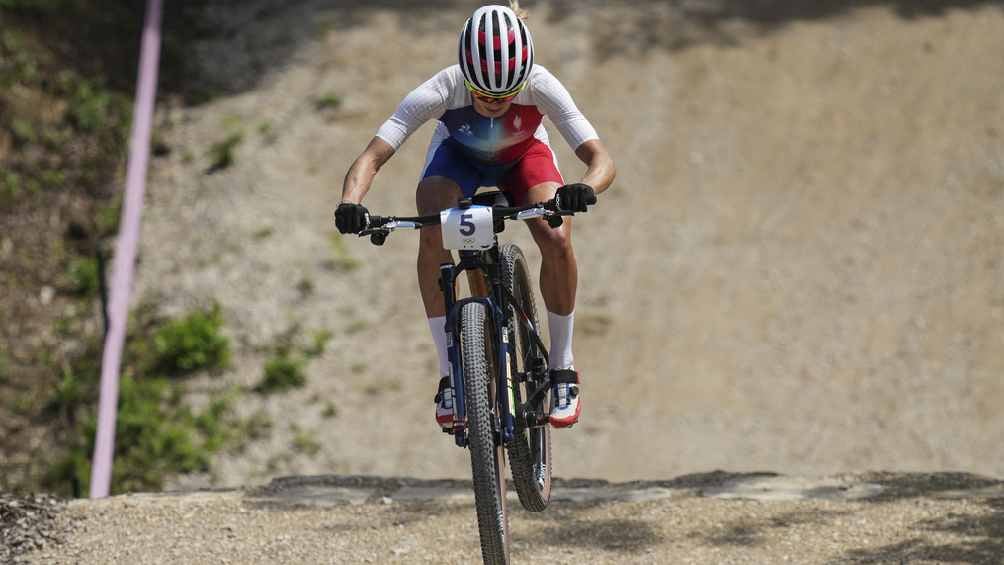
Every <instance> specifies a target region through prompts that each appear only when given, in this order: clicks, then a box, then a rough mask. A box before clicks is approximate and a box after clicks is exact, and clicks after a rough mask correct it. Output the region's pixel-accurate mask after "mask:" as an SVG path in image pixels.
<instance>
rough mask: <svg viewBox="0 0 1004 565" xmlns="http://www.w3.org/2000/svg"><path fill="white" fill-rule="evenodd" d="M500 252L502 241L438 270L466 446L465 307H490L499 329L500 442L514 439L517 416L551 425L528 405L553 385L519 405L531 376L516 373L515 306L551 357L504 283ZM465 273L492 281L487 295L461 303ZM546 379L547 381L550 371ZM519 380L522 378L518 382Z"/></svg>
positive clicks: (459, 433) (459, 427)
mask: <svg viewBox="0 0 1004 565" xmlns="http://www.w3.org/2000/svg"><path fill="white" fill-rule="evenodd" d="M500 259H501V258H500V252H499V246H498V239H497V238H496V241H495V245H494V246H493V247H492V248H490V249H488V250H485V251H460V262H459V263H458V264H456V265H454V264H452V263H444V264H442V265H440V267H439V274H440V289H441V290H442V292H443V298H444V299H445V301H446V312H447V315H446V329H447V353H448V355H449V359H450V367H451V372H452V374H451V377H452V385H453V398H454V415H453V436H454V441H455V442H456V444H457V446H458V447H466V446H467V434H466V429H467V404H466V392H465V390H464V368H463V363H462V362H461V359H460V326H459V324H460V323H461V321H460V311H461V309H462V308H463V306H464V305H465V304H469V303H480V304H483V305H484V306H485V310H486V311H487V314H488V320H489V324H491V327H492V329H493V331H494V334H493V336H492V337H493V338H494V343H495V346H496V347H495V349H496V351H495V365H494V367H495V371H494V374H493V375H492V377H493V382H494V385H495V387H496V389H495V407H496V414H497V415H498V418H497V420H496V422H495V425H496V426H498V428H497V429H496V430H495V432H496V433H497V434H499V439H500V440H501V442H502V443H503V444H509V442H511V441H512V439H513V437H514V434H515V429H516V421H517V418H520V419H521V422H524V423H527V424H528V425H543V424H546V417H543V416H542V415H539V414H531V413H529V412H528V410H527V409H526V405H527V404H528V403H529V402H530V401H532V400H534V399H536V398H537V397H538V396H539V395H541V394H543V393H544V391H545V390H546V387H547V386H548V383H547V382H543V383H542V384H541V385H540V386H539V387H538V388H537V389H536V390H534V391H533V392H532V393H531V394H530V395H529V397H528V398H526V399H521V401H522V403H521V405H520V406H516V400H515V394H514V392H513V387H514V386H516V384H517V383H518V382H519V381H522V380H525V379H526V378H527V375H526V374H516V371H515V370H514V366H515V364H514V360H513V359H512V351H511V350H512V347H513V344H511V343H509V332H508V331H507V329H508V328H509V327H510V324H512V323H513V320H512V319H510V318H511V316H510V311H511V310H510V307H511V308H512V311H515V312H516V313H517V319H516V322H517V323H519V324H520V325H521V326H523V327H525V328H527V329H528V330H529V331H528V334H529V335H530V337H531V339H532V340H533V341H534V342H535V345H536V346H537V347H538V348H539V349H540V351H541V352H542V354H543V356H544V359H545V360H546V359H547V349H546V348H545V347H544V343H543V341H542V340H541V339H540V334H539V333H538V331H537V328H536V327H534V326H533V323H532V322H531V321H530V318H529V316H527V314H526V313H525V312H523V311H522V309H521V308H520V306H519V304H518V303H517V302H516V300H515V299H514V297H513V296H511V295H510V294H509V290H508V289H507V288H506V287H505V285H503V284H502V277H501V273H500V270H499V265H500V263H501V260H500ZM464 271H473V272H474V273H478V272H480V273H484V275H485V278H486V280H487V282H488V295H487V296H473V297H469V298H464V299H461V300H457V299H456V296H457V280H458V278H459V277H460V275H461V273H463V272H464ZM544 374H545V379H544V380H545V381H546V373H544ZM517 379H518V380H517Z"/></svg>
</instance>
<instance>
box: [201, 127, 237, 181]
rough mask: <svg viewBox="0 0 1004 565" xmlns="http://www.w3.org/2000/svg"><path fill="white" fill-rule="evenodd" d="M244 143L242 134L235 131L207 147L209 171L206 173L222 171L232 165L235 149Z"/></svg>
mask: <svg viewBox="0 0 1004 565" xmlns="http://www.w3.org/2000/svg"><path fill="white" fill-rule="evenodd" d="M243 141H244V133H243V132H241V131H235V132H231V133H230V134H228V135H227V136H226V137H225V138H223V139H222V140H220V141H217V142H216V143H214V144H212V145H211V146H210V147H209V152H208V156H209V169H207V170H206V172H207V173H215V172H217V171H222V170H223V169H226V168H228V167H230V166H231V165H233V164H234V161H235V157H234V154H235V152H236V151H237V147H238V146H240V144H241V143H242V142H243Z"/></svg>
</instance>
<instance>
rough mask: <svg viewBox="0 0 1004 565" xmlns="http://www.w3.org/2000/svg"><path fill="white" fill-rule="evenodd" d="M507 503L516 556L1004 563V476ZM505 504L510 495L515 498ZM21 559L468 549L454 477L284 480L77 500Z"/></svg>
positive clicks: (365, 558) (776, 480) (560, 489)
mask: <svg viewBox="0 0 1004 565" xmlns="http://www.w3.org/2000/svg"><path fill="white" fill-rule="evenodd" d="M554 498H555V500H554V501H553V503H552V505H551V506H550V507H549V509H548V510H547V511H545V512H543V513H540V514H531V513H527V512H523V511H522V510H515V511H514V512H513V513H512V535H513V561H514V562H516V563H526V562H531V561H532V562H535V563H611V564H613V563H617V564H620V563H784V562H790V563H819V564H829V565H835V564H842V563H911V564H915V563H980V564H984V563H986V564H991V563H1001V562H1002V559H1004V536H1002V533H1004V483H1001V482H1000V481H995V480H991V479H984V478H980V477H974V476H971V475H952V474H942V475H903V474H892V473H884V474H872V475H860V476H853V477H851V476H843V477H833V478H825V479H818V478H817V479H812V478H805V477H802V478H798V477H784V476H779V475H771V474H752V475H738V474H728V473H710V474H705V475H696V476H683V477H679V478H677V479H673V480H669V481H662V482H656V483H642V482H634V483H622V484H610V483H605V482H603V481H578V482H576V481H571V482H567V481H566V482H559V483H558V484H557V485H556V487H555V496H554ZM511 502H512V504H513V505H515V506H517V507H518V503H516V502H515V499H513V500H511ZM65 514H66V516H67V519H69V520H72V521H75V522H77V523H78V527H77V529H76V530H75V532H74V534H73V535H72V536H71V537H70V538H69V539H68V540H67V542H66V543H65V544H63V545H59V546H54V547H50V548H47V549H45V550H44V551H41V552H37V553H34V554H32V556H31V562H32V563H235V564H236V563H240V564H257V563H262V564H264V563H332V564H334V563H444V562H445V563H478V562H480V554H479V546H478V540H477V529H476V526H475V524H474V509H473V505H472V501H471V495H470V487H469V484H466V483H464V482H462V481H417V480H414V479H377V478H360V477H316V478H306V479H304V478H300V479H290V480H287V481H286V482H281V481H280V482H277V483H273V484H272V485H270V486H269V487H266V488H264V489H252V490H248V491H239V490H235V491H225V492H200V493H191V494H177V493H167V494H159V495H132V496H118V497H114V498H110V499H105V500H100V501H75V502H72V503H70V505H69V508H68V510H67V511H66V513H65Z"/></svg>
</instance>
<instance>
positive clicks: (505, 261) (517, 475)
mask: <svg viewBox="0 0 1004 565" xmlns="http://www.w3.org/2000/svg"><path fill="white" fill-rule="evenodd" d="M501 257H502V265H501V268H502V269H501V270H502V284H503V285H505V287H506V288H507V289H509V292H510V293H511V294H512V296H513V298H514V299H515V301H516V303H517V304H519V306H520V308H521V309H522V310H523V312H525V313H526V315H527V316H528V317H529V318H530V320H531V321H532V322H533V327H534V328H537V331H538V332H539V331H540V322H539V321H538V319H537V306H536V303H535V301H534V298H533V288H532V287H531V286H530V279H529V276H528V275H527V267H526V259H525V258H524V257H523V251H522V250H521V249H520V248H519V247H518V246H517V245H515V244H512V243H507V244H505V245H503V246H502V250H501ZM517 316H518V315H517V313H516V312H515V311H512V312H511V313H510V319H511V324H510V327H509V330H508V331H509V345H510V347H511V351H512V355H511V363H512V364H513V375H514V376H515V375H517V374H520V373H522V374H527V373H528V370H527V362H528V361H532V360H533V359H535V358H538V359H541V361H542V352H541V351H539V347H538V346H537V344H536V342H534V341H533V340H532V338H531V337H530V332H529V330H528V329H527V328H526V327H525V326H524V325H523V324H521V323H520V322H519V319H518V317H517ZM536 384H539V383H536ZM535 386H536V385H535V383H531V382H522V383H518V384H517V385H515V386H514V387H513V389H514V393H515V396H516V404H517V406H518V405H519V404H520V403H522V402H524V401H525V400H526V399H527V398H528V396H529V392H530V391H531V390H533V388H535ZM548 408H549V406H548V401H547V395H544V397H543V398H542V399H541V400H540V402H539V403H537V405H535V406H533V409H534V410H535V411H541V410H547V409H548ZM509 467H510V469H512V478H513V484H514V485H515V487H516V493H517V494H519V502H520V504H522V505H523V508H525V509H527V510H529V511H530V512H543V511H544V510H545V509H546V508H547V505H548V503H549V502H550V500H551V426H549V425H546V424H545V425H543V426H539V427H530V428H527V427H525V426H519V425H517V428H516V434H515V437H514V438H513V441H512V442H510V444H509Z"/></svg>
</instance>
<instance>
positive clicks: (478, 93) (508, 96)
mask: <svg viewBox="0 0 1004 565" xmlns="http://www.w3.org/2000/svg"><path fill="white" fill-rule="evenodd" d="M464 84H466V85H467V90H469V91H470V92H471V96H473V97H475V98H477V99H478V100H480V101H482V102H508V101H510V100H512V99H513V98H516V95H517V94H519V93H520V91H522V90H523V87H524V86H526V83H525V82H524V83H523V84H521V85H519V88H517V89H516V90H513V91H511V92H507V93H505V94H489V93H487V92H484V91H482V90H478V89H477V88H476V87H475V86H474V85H473V84H471V83H470V82H469V81H466V80H465V81H464Z"/></svg>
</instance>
